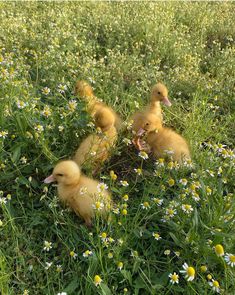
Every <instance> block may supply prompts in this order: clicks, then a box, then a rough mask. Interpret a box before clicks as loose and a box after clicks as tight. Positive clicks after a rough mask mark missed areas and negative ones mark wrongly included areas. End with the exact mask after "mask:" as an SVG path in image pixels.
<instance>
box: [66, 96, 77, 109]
mask: <svg viewBox="0 0 235 295" xmlns="http://www.w3.org/2000/svg"><path fill="white" fill-rule="evenodd" d="M76 107H77V102H76V100H74V99H72V100H70V101H69V103H68V109H69V111H71V112H74V111H75V110H76Z"/></svg>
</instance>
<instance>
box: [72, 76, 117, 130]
mask: <svg viewBox="0 0 235 295" xmlns="http://www.w3.org/2000/svg"><path fill="white" fill-rule="evenodd" d="M74 92H75V95H79V96H80V97H81V98H82V99H84V100H85V101H86V103H87V111H88V113H89V114H90V115H91V116H92V117H94V116H95V114H96V112H97V111H99V110H101V109H107V110H109V111H110V112H112V113H113V115H114V117H115V124H114V126H115V128H116V129H117V130H120V129H121V127H122V120H121V118H120V116H119V115H118V114H117V113H116V112H115V111H114V110H113V109H112V108H110V107H109V106H107V105H106V104H105V103H103V102H101V101H99V100H98V98H97V97H96V96H95V95H94V92H93V89H92V87H91V86H90V85H89V84H88V83H87V82H86V81H84V80H79V81H77V82H76V84H75V91H74Z"/></svg>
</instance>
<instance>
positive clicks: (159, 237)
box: [152, 233, 161, 241]
mask: <svg viewBox="0 0 235 295" xmlns="http://www.w3.org/2000/svg"><path fill="white" fill-rule="evenodd" d="M152 236H153V237H154V239H155V240H157V241H159V240H161V236H160V235H159V234H158V233H152Z"/></svg>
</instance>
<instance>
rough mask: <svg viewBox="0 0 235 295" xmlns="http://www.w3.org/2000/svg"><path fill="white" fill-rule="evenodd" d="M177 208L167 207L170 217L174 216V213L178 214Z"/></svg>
mask: <svg viewBox="0 0 235 295" xmlns="http://www.w3.org/2000/svg"><path fill="white" fill-rule="evenodd" d="M176 213H177V212H176V210H175V209H173V208H167V209H166V215H168V216H169V217H174V215H175V214H176Z"/></svg>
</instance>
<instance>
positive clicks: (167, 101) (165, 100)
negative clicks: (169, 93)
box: [162, 97, 171, 107]
mask: <svg viewBox="0 0 235 295" xmlns="http://www.w3.org/2000/svg"><path fill="white" fill-rule="evenodd" d="M162 103H163V104H164V105H166V106H168V107H170V106H171V102H170V101H169V98H168V97H164V98H163V100H162Z"/></svg>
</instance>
